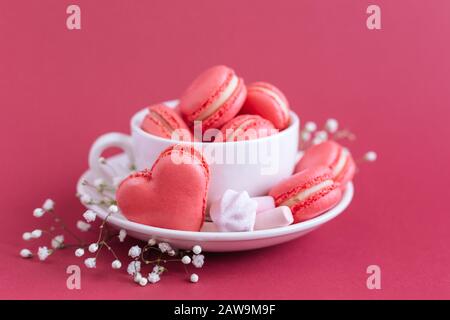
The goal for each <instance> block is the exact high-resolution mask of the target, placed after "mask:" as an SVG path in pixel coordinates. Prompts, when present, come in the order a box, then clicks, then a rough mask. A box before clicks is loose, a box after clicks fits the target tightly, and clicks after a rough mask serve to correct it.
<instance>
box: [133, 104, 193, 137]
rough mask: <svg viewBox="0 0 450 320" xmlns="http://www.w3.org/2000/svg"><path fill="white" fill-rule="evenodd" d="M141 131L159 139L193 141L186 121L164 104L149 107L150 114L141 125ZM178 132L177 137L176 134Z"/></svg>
mask: <svg viewBox="0 0 450 320" xmlns="http://www.w3.org/2000/svg"><path fill="white" fill-rule="evenodd" d="M141 129H142V130H144V131H145V132H147V133H150V134H153V135H155V136H158V137H162V138H166V139H171V138H174V137H176V138H177V140H189V141H190V140H192V134H191V132H190V130H189V127H188V126H187V124H186V123H185V122H184V120H183V119H182V118H181V116H179V115H178V114H177V112H176V111H175V110H174V109H172V108H169V107H168V106H166V105H164V104H156V105H153V106H150V107H148V114H147V115H146V116H145V118H144V120H143V121H142V124H141ZM175 132H176V135H175V134H174V133H175Z"/></svg>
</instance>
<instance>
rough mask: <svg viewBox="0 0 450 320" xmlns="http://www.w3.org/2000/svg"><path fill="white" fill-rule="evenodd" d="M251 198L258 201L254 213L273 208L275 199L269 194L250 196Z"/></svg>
mask: <svg viewBox="0 0 450 320" xmlns="http://www.w3.org/2000/svg"><path fill="white" fill-rule="evenodd" d="M252 200H255V201H256V203H258V206H257V207H256V213H259V212H262V211H267V210H271V209H274V208H275V200H274V198H273V197H271V196H264V197H252Z"/></svg>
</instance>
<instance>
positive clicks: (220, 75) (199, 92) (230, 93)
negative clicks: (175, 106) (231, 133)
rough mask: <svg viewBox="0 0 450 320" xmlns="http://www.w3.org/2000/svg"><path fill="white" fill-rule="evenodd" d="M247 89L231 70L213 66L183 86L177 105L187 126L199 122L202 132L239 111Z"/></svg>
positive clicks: (217, 125)
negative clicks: (184, 88)
mask: <svg viewBox="0 0 450 320" xmlns="http://www.w3.org/2000/svg"><path fill="white" fill-rule="evenodd" d="M246 95H247V89H246V88H245V85H244V81H243V80H242V79H241V78H239V77H238V76H237V75H236V73H235V72H234V71H233V69H231V68H228V67H226V66H222V65H220V66H215V67H212V68H209V69H207V70H206V71H204V72H203V73H202V74H200V75H199V76H198V77H197V78H196V79H195V80H194V82H193V83H192V84H191V85H190V86H189V87H188V88H187V89H186V91H185V92H184V93H183V95H182V96H181V99H180V103H179V108H180V110H181V113H182V115H183V117H184V118H185V120H186V121H187V123H188V125H190V126H193V125H194V122H195V121H201V127H202V129H203V131H205V130H207V129H209V128H220V127H221V126H222V125H223V124H224V123H226V122H228V121H229V120H231V119H232V118H234V116H235V115H236V114H237V113H238V112H239V110H240V109H241V107H242V105H243V104H244V101H245V97H246Z"/></svg>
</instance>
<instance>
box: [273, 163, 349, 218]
mask: <svg viewBox="0 0 450 320" xmlns="http://www.w3.org/2000/svg"><path fill="white" fill-rule="evenodd" d="M328 179H329V180H331V179H332V172H331V170H330V169H329V168H328V167H325V166H317V167H311V168H308V169H305V170H303V171H301V172H299V173H296V174H294V175H292V176H291V177H289V178H287V179H285V180H283V181H282V182H280V183H279V184H278V185H276V186H275V187H273V188H272V190H270V192H269V195H270V196H272V197H273V198H274V199H275V204H276V205H277V206H280V205H283V202H284V201H286V200H287V199H289V198H290V197H292V196H294V195H295V194H296V193H298V192H300V191H301V190H305V189H307V188H310V187H312V186H314V185H316V184H317V183H319V182H320V181H323V180H328ZM341 197H342V193H341V190H340V188H339V185H338V184H333V185H332V186H330V187H328V188H325V189H323V190H319V191H317V192H315V193H314V194H312V195H310V196H309V197H308V198H307V199H305V200H303V201H301V202H300V203H296V204H293V205H290V208H291V210H292V214H293V216H294V223H297V222H300V221H305V220H308V219H311V218H313V217H316V216H318V215H320V214H322V213H324V212H325V211H327V210H329V209H331V208H332V207H333V206H335V205H336V204H337V203H338V202H339V200H340V199H341Z"/></svg>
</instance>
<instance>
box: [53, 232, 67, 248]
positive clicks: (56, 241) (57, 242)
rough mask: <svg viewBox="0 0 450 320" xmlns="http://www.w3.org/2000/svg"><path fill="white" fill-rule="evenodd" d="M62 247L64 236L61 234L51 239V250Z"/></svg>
mask: <svg viewBox="0 0 450 320" xmlns="http://www.w3.org/2000/svg"><path fill="white" fill-rule="evenodd" d="M63 246H64V236H63V235H62V234H60V235H58V236H56V237H54V238H53V239H52V248H53V249H59V248H62V247H63Z"/></svg>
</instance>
